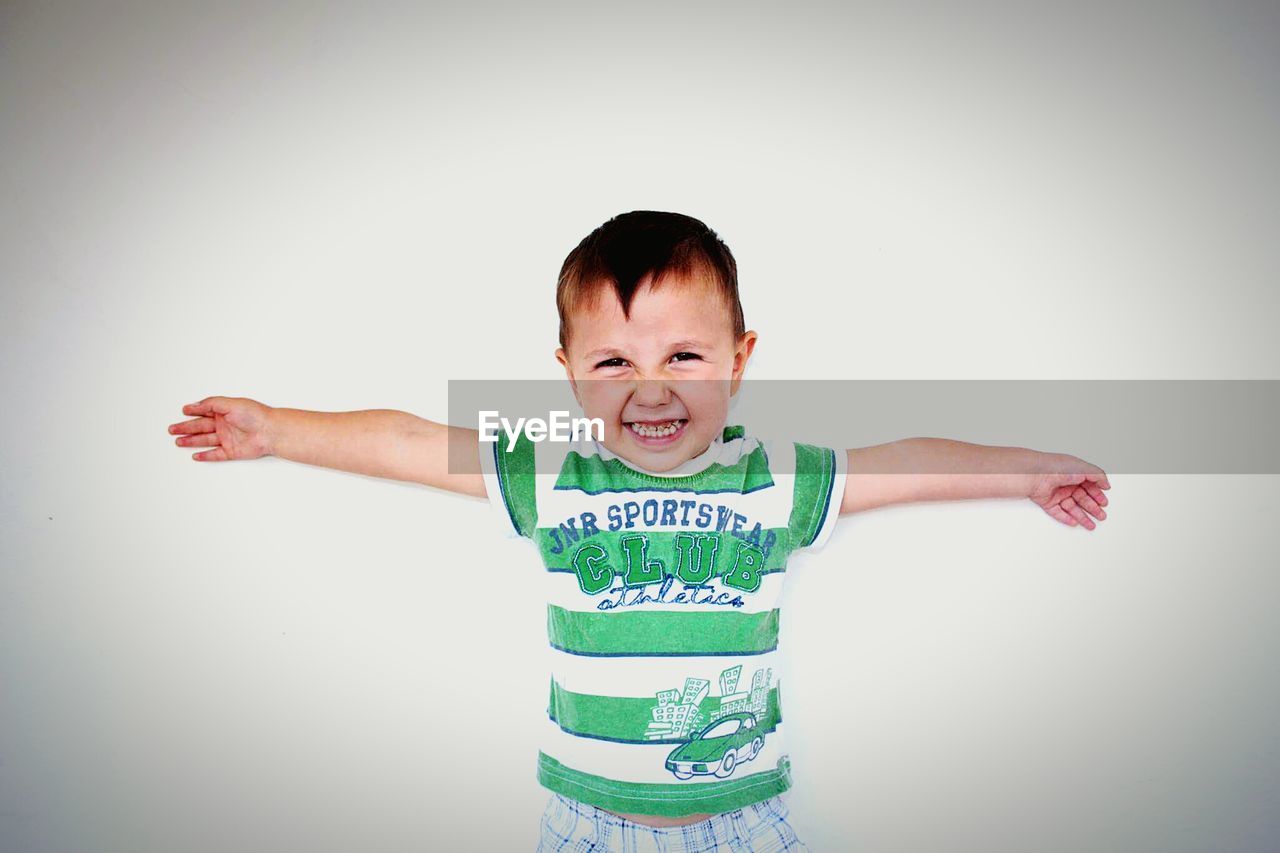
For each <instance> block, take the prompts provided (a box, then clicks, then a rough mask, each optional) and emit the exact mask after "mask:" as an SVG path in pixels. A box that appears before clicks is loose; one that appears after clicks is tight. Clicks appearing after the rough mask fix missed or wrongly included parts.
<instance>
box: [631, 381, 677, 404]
mask: <svg viewBox="0 0 1280 853" xmlns="http://www.w3.org/2000/svg"><path fill="white" fill-rule="evenodd" d="M632 397H634V398H635V401H636V403H638V404H639V405H642V406H655V407H656V406H665V405H667V404H668V403H670V402H671V389H670V388H668V387H667V383H666V382H663V381H662V380H661V379H641V380H639V381H638V382H636V388H635V391H634V392H633V394H632Z"/></svg>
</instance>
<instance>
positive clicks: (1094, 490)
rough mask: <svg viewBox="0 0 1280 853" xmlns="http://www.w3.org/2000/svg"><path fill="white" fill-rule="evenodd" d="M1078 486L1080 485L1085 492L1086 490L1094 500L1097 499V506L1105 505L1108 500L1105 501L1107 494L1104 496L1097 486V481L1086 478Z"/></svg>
mask: <svg viewBox="0 0 1280 853" xmlns="http://www.w3.org/2000/svg"><path fill="white" fill-rule="evenodd" d="M1080 486H1081V487H1082V488H1083V489H1084V490H1085V491H1086V492H1088V493H1089V496H1090V497H1092V498H1093V499H1094V500H1095V501H1097V502H1098V505H1099V506H1106V505H1107V503H1108V501H1107V496H1106V495H1105V494H1103V492H1102V489H1100V488H1098V484H1097V483H1091V482H1089V481H1088V480H1086V481H1085V482H1083V483H1081V484H1080Z"/></svg>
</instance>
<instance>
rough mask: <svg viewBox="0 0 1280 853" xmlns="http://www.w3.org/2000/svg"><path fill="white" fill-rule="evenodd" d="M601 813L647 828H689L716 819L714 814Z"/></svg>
mask: <svg viewBox="0 0 1280 853" xmlns="http://www.w3.org/2000/svg"><path fill="white" fill-rule="evenodd" d="M601 811H606V812H609V814H616V815H617V816H618V817H624V818H626V819H627V820H629V821H631V822H632V823H642V824H644V825H645V826H688V825H689V824H691V823H702V822H703V821H704V820H707V819H708V818H713V817H715V815H714V814H690V815H684V816H682V817H663V816H662V815H656V814H626V813H625V812H611V811H609V810H608V809H601Z"/></svg>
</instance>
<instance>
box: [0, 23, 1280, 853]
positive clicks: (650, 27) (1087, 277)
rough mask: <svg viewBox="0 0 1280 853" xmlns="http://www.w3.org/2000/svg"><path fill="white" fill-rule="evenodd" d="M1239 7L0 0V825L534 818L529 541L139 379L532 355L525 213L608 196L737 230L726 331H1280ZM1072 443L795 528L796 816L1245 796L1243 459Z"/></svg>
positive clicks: (411, 373)
mask: <svg viewBox="0 0 1280 853" xmlns="http://www.w3.org/2000/svg"><path fill="white" fill-rule="evenodd" d="M1277 48H1280V16H1278V13H1277V8H1276V6H1275V5H1274V4H1273V3H1269V2H1257V3H1248V4H1245V3H1236V4H1220V3H1212V4H1210V3H1203V4H1183V3H1166V2H1160V3H1127V4H1119V5H1115V4H1102V3H1098V4H1076V3H1071V4H1068V3H1062V4H1054V5H1047V4H1042V5H1037V6H1028V5H1027V4H1014V3H1009V4H1004V5H991V4H988V5H985V6H976V5H974V4H954V5H943V4H935V3H927V4H916V3H913V4H883V3H867V4H859V5H853V4H847V3H838V4H837V3H829V4H825V5H812V4H809V5H804V4H786V5H785V6H774V5H769V6H766V5H764V4H723V5H717V6H714V7H713V6H711V5H709V4H669V5H668V4H654V3H646V4H641V5H635V4H631V5H625V6H623V5H619V6H604V5H601V4H598V3H586V2H581V3H574V4H569V3H559V4H554V5H552V4H516V3H508V4H506V5H493V4H483V5H481V4H474V3H473V4H467V5H466V6H463V5H462V4H457V5H455V6H454V7H452V8H445V7H443V6H438V5H425V6H424V5H422V4H403V5H385V4H383V5H378V4H371V3H360V4H355V3H351V4H347V5H345V6H340V5H332V4H330V5H318V4H305V5H304V4H272V5H269V6H268V5H264V4H247V3H246V4H229V3H220V4H175V3H154V4H149V5H147V4H140V3H115V4H101V3H88V2H81V3H42V4H36V3H25V4H23V3H5V4H3V5H0V151H2V152H3V155H2V156H0V281H2V283H3V305H2V306H0V332H2V337H3V339H2V341H0V348H2V349H0V359H2V361H0V363H2V364H3V386H2V387H0V392H2V395H3V396H2V399H3V405H4V413H3V441H2V442H0V466H2V467H0V502H2V515H0V561H2V562H0V849H2V850H4V851H6V853H28V851H95V853H99V852H101V853H105V852H106V851H225V850H246V851H259V850H262V851H268V850H269V851H280V850H308V851H330V850H333V851H337V850H366V851H400V850H411V849H413V850H421V849H459V850H463V849H467V850H470V849H474V850H521V849H532V847H533V845H534V843H535V838H536V834H537V824H538V818H539V815H540V813H541V810H542V807H543V805H544V803H545V801H546V795H545V793H544V792H543V791H542V790H541V789H540V788H539V787H538V786H537V784H536V782H535V780H534V759H535V752H536V747H535V731H536V727H537V726H538V725H539V721H540V719H541V714H542V713H543V709H544V707H545V699H546V689H545V684H546V682H545V677H546V674H545V671H544V670H543V668H542V657H541V654H542V651H541V650H542V648H543V644H544V643H545V638H544V634H543V631H544V625H543V619H544V617H543V611H542V608H541V606H540V604H539V602H538V601H537V600H536V595H537V591H538V585H537V581H538V572H537V569H536V566H535V565H533V564H531V563H530V558H531V557H532V553H533V552H532V550H531V549H529V548H528V547H527V545H526V544H525V543H522V542H506V541H502V540H500V539H498V538H496V537H495V536H493V535H491V534H492V530H491V527H490V525H491V521H492V519H491V518H490V516H489V515H488V511H487V510H486V508H485V507H484V505H483V504H482V503H481V502H479V501H475V500H472V499H467V498H461V497H457V496H453V495H449V494H447V493H443V492H437V491H434V490H431V489H427V488H424V487H415V486H410V485H404V484H397V483H392V482H387V481H378V480H372V479H367V478H361V477H356V476H351V475H347V474H341V473H335V472H332V471H326V470H321V469H315V468H309V467H306V466H301V465H297V464H293V463H289V462H286V461H281V460H274V459H271V460H261V461H257V462H253V463H227V464H197V463H195V462H192V461H191V459H190V455H191V453H192V452H193V451H189V450H185V449H180V448H176V447H174V446H173V440H172V437H171V436H168V435H167V434H166V433H165V432H164V428H165V426H166V425H167V424H168V423H170V422H173V421H177V420H181V419H183V416H182V414H181V411H180V407H181V405H182V404H183V403H186V402H190V401H193V400H198V399H200V398H202V397H205V396H209V395H213V394H226V395H234V396H248V397H253V398H255V399H258V400H261V401H263V402H266V403H269V404H273V405H287V406H292V407H298V408H311V409H324V410H350V409H363V408H399V409H405V410H408V411H411V412H415V413H417V414H419V415H422V416H424V417H427V418H433V419H438V420H440V419H444V418H445V417H446V396H445V394H446V387H447V385H446V383H447V380H449V379H460V378H504V377H505V378H510V377H520V378H554V377H556V376H558V375H560V374H559V372H558V371H559V368H558V366H557V365H556V364H555V362H554V360H553V358H552V351H553V350H554V348H555V333H556V326H555V322H556V314H555V308H554V303H553V292H554V280H555V275H556V273H557V271H558V269H559V265H560V263H561V261H562V260H563V258H564V256H565V255H566V254H567V253H568V251H569V250H570V249H571V248H572V247H573V246H574V245H575V244H576V243H577V241H578V240H579V239H581V238H582V237H583V236H584V235H585V234H586V233H587V232H588V231H590V230H591V229H592V228H594V227H595V226H597V225H599V224H600V223H601V222H603V221H604V220H605V219H607V218H608V217H609V216H612V215H614V214H616V213H620V212H622V211H625V210H632V209H639V208H650V209H661V210H677V211H681V212H686V213H690V214H692V215H694V216H697V217H699V218H701V219H703V220H704V221H706V222H707V223H709V224H710V225H711V226H712V227H713V228H715V229H716V230H717V231H718V232H719V233H720V234H721V236H722V237H724V239H725V240H726V241H727V242H728V244H729V245H730V247H731V248H732V249H733V250H734V252H735V254H736V256H737V258H738V261H739V265H740V269H741V277H742V293H743V301H744V305H745V308H746V312H747V318H748V324H749V325H751V326H752V327H754V328H755V329H757V330H758V331H759V332H760V333H761V341H760V345H759V347H758V348H757V350H756V357H755V359H754V363H753V367H752V368H751V372H750V373H749V374H748V376H749V377H753V378H780V377H822V378H1020V379H1025V378H1045V379H1049V378H1152V379H1174V378H1202V379H1208V378H1280V376H1278V375H1277V374H1278V373H1280V370H1278V368H1280V345H1278V344H1277V338H1276V336H1275V335H1274V323H1275V317H1276V316H1277V313H1278V312H1277V308H1278V307H1280V305H1278V303H1280V297H1278V296H1277V291H1276V288H1275V285H1276V283H1277V280H1278V277H1280V254H1278V251H1277V242H1276V240H1275V235H1276V232H1277V225H1280V221H1278V219H1280V208H1278V207H1277V199H1280V171H1278V170H1277V166H1276V164H1277V162H1278V161H1277V158H1276V156H1275V152H1276V150H1278V148H1280V98H1278V92H1280V89H1278V86H1280V49H1277ZM1062 416H1063V417H1065V418H1106V416H1107V413H1106V412H1075V411H1071V412H1063V413H1062ZM1259 429H1274V424H1260V425H1259ZM1045 449H1051V450H1058V451H1063V452H1072V450H1073V448H1070V447H1061V448H1045ZM1093 461H1096V462H1098V463H1099V464H1102V465H1104V467H1105V466H1106V464H1107V461H1106V460H1093ZM1111 480H1112V483H1113V489H1112V491H1111V498H1112V505H1111V506H1110V507H1108V512H1109V515H1110V516H1111V517H1110V519H1109V520H1107V521H1106V522H1104V523H1103V524H1102V525H1100V527H1099V529H1098V530H1096V531H1095V532H1093V533H1086V532H1085V531H1083V530H1080V529H1070V528H1066V527H1063V526H1061V525H1059V524H1057V523H1056V522H1053V521H1052V520H1050V519H1049V518H1048V517H1047V516H1046V515H1044V514H1043V513H1042V512H1041V511H1040V510H1039V509H1037V508H1036V507H1034V506H1032V505H1031V504H1030V503H1029V502H1017V501H1012V502H1007V501H988V502H971V503H964V504H958V505H957V504H952V505H946V504H929V505H915V506H904V507H894V508H889V509H884V510H880V511H875V512H871V513H867V514H865V515H858V516H852V517H846V518H844V519H842V520H841V523H840V528H839V529H838V530H837V532H836V534H835V538H834V539H833V540H832V542H831V543H830V545H829V546H828V548H827V549H826V550H825V551H824V552H822V553H821V554H820V555H813V556H811V557H809V558H807V559H806V560H805V561H804V562H803V563H801V562H800V561H799V560H797V561H796V563H795V564H794V567H795V572H794V574H792V575H791V576H790V577H789V581H788V583H789V585H790V588H789V591H788V604H787V609H786V610H785V611H784V613H785V618H784V620H783V626H784V627H783V635H784V636H783V647H784V649H787V651H788V654H789V661H790V673H789V675H788V681H787V685H788V686H787V699H788V707H787V715H788V721H789V723H791V725H790V726H789V728H790V735H789V736H790V739H791V742H792V746H793V759H794V763H795V771H796V779H797V781H796V785H795V787H794V788H793V791H792V793H791V794H790V795H789V802H790V804H791V808H792V814H793V817H794V821H795V824H796V826H797V829H798V830H799V832H800V833H801V837H802V838H804V839H805V840H806V841H807V842H808V843H809V845H810V846H811V847H812V848H813V849H815V850H819V851H825V850H860V851H886V853H896V852H897V851H969V850H973V851H979V850H981V851H1023V850H1037V851H1084V850H1088V851H1126V853H1127V851H1157V850H1158V851H1166V853H1168V852H1169V851H1210V850H1212V851H1242V852H1243V851H1269V850H1276V849H1280V811H1277V810H1276V808H1275V806H1276V803H1277V802H1278V801H1280V723H1278V722H1277V721H1278V720H1280V675H1278V674H1277V670H1276V667H1275V663H1274V652H1275V649H1276V648H1277V646H1278V645H1280V620H1278V619H1277V616H1278V615H1280V604H1278V602H1280V595H1278V593H1280V582H1278V581H1277V577H1276V574H1275V571H1274V565H1275V556H1274V554H1275V552H1276V545H1277V532H1276V530H1277V528H1276V525H1275V524H1274V520H1273V516H1274V512H1273V509H1274V506H1275V494H1276V478H1275V477H1270V476H1222V477H1214V476H1178V475H1165V476H1149V475H1148V476H1139V475H1136V474H1129V473H1126V472H1123V471H1115V472H1112V476H1111ZM494 570H496V571H497V572H498V574H499V576H500V577H501V578H502V579H503V580H502V583H501V584H500V585H499V586H497V587H494V586H491V585H489V584H481V583H480V582H478V580H477V578H478V576H479V573H481V572H484V573H485V576H486V577H487V576H488V573H489V572H490V571H494ZM463 653H465V657H461V656H460V655H462V654H463ZM491 810H498V814H497V815H496V816H495V815H494V814H493V812H492V811H491ZM461 822H467V823H468V825H469V826H470V828H469V829H466V830H465V831H464V830H463V829H461V828H459V824H460V823H461Z"/></svg>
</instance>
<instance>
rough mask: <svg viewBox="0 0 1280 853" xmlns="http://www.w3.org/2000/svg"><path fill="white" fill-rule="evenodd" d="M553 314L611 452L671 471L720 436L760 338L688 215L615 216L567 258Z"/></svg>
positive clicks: (725, 256) (718, 258) (577, 390)
mask: <svg viewBox="0 0 1280 853" xmlns="http://www.w3.org/2000/svg"><path fill="white" fill-rule="evenodd" d="M556 307H557V309H558V310H559V312H560V348H559V349H558V350H556V358H557V360H559V362H560V363H561V364H562V365H564V368H565V373H566V375H567V376H568V378H569V382H570V383H571V384H572V385H573V389H574V395H575V396H576V397H577V399H578V402H579V403H580V404H581V405H582V409H583V414H585V415H586V416H587V417H590V418H596V417H598V418H600V419H601V420H602V421H603V422H604V425H605V429H604V444H605V446H606V447H608V448H609V449H610V450H611V451H613V452H614V453H616V454H617V455H619V456H621V457H623V458H624V459H627V460H629V461H631V462H634V463H635V464H636V465H638V466H640V467H642V468H647V469H649V470H651V471H658V472H662V471H669V470H671V469H673V468H676V467H677V466H679V465H680V464H682V463H683V462H685V461H687V460H689V459H692V458H693V457H695V456H697V455H698V454H699V453H701V452H702V451H704V450H706V448H707V445H708V444H710V443H711V441H712V440H713V439H715V438H716V437H717V436H719V435H720V433H721V432H722V431H723V429H724V425H725V422H726V420H727V418H728V412H729V398H730V397H732V396H733V394H734V393H736V392H737V390H738V385H739V383H740V382H741V379H742V374H743V371H744V370H745V369H746V366H747V360H748V359H749V358H750V357H751V351H752V350H753V349H754V348H755V342H756V337H757V336H756V333H755V332H749V331H747V330H746V328H745V323H744V320H743V313H742V303H741V302H740V301H739V299H738V269H737V264H736V262H735V261H734V259H733V255H732V254H731V253H730V252H729V247H728V246H726V245H725V244H724V242H723V241H722V240H720V238H719V237H718V236H716V233H715V232H714V231H712V230H711V229H710V228H708V227H707V226H706V225H704V224H703V223H702V222H700V221H698V220H697V219H694V218H693V217H690V216H684V215H681V214H679V213H664V212H659V211H649V210H637V211H632V212H630V213H624V214H621V215H619V216H615V217H613V218H612V219H610V220H609V221H608V222H606V223H604V224H603V225H601V226H600V227H599V228H597V229H596V230H594V231H592V232H591V233H590V234H589V235H587V237H586V238H584V239H583V240H582V242H581V243H579V244H578V246H577V247H576V248H575V249H574V250H573V251H572V252H570V253H569V256H568V257H567V258H566V259H565V262H564V266H563V267H562V268H561V270H560V280H559V283H558V286H557V289H556ZM597 380H604V381H597Z"/></svg>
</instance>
